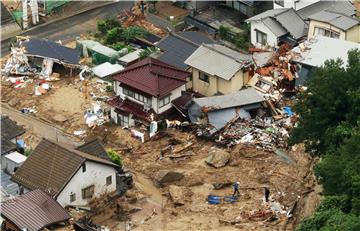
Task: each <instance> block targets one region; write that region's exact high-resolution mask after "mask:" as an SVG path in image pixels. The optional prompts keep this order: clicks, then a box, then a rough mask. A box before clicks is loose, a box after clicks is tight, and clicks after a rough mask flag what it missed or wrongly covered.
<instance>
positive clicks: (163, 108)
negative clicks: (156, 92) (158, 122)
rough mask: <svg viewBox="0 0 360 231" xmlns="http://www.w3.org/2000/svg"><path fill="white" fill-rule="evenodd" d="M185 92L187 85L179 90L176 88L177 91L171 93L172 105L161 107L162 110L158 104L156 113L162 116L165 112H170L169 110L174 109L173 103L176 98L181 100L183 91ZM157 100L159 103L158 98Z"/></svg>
mask: <svg viewBox="0 0 360 231" xmlns="http://www.w3.org/2000/svg"><path fill="white" fill-rule="evenodd" d="M185 90H186V87H185V84H184V85H182V86H181V87H178V88H176V89H175V90H173V91H172V92H171V94H170V103H169V104H167V105H165V106H163V107H161V108H159V107H158V103H156V106H157V108H156V109H155V108H154V110H155V112H156V113H157V114H161V113H163V112H164V111H166V110H169V109H170V108H171V107H172V104H171V101H172V100H174V99H176V98H179V97H180V96H181V91H185ZM153 98H154V97H153ZM155 99H156V101H157V98H155Z"/></svg>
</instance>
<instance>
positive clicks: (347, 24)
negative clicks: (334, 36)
mask: <svg viewBox="0 0 360 231" xmlns="http://www.w3.org/2000/svg"><path fill="white" fill-rule="evenodd" d="M309 19H312V20H316V21H320V22H325V23H329V24H330V25H333V26H336V27H338V28H340V29H342V30H348V29H350V28H351V27H353V26H355V25H358V24H359V23H360V22H359V20H358V19H356V18H353V17H349V16H345V15H342V14H339V13H335V12H329V11H326V10H324V11H320V12H318V13H316V14H313V15H311V16H310V17H309Z"/></svg>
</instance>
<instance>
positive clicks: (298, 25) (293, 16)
mask: <svg viewBox="0 0 360 231" xmlns="http://www.w3.org/2000/svg"><path fill="white" fill-rule="evenodd" d="M274 18H275V20H276V21H278V22H279V23H280V24H281V25H282V26H283V27H284V28H285V29H286V30H287V31H289V33H290V34H291V35H292V36H293V37H294V38H295V39H299V38H301V37H303V36H304V35H305V34H306V31H305V22H304V21H303V20H302V18H301V17H300V16H299V15H298V14H297V13H296V12H295V10H294V9H292V8H291V9H289V10H287V11H285V12H283V13H281V14H278V15H276V16H275V17H274Z"/></svg>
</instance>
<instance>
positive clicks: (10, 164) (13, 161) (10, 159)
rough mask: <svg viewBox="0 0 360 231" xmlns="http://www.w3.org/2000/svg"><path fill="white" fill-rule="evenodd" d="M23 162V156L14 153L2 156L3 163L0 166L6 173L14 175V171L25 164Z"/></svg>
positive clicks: (24, 157)
mask: <svg viewBox="0 0 360 231" xmlns="http://www.w3.org/2000/svg"><path fill="white" fill-rule="evenodd" d="M25 160H26V156H25V155H23V154H20V153H18V152H16V151H14V152H11V153H9V154H7V155H5V156H4V162H3V163H1V165H2V166H3V167H4V169H5V171H6V172H7V173H9V174H14V173H15V171H16V169H18V168H19V167H20V166H21V165H22V164H23V163H24V162H25Z"/></svg>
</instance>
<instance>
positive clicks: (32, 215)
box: [1, 189, 70, 231]
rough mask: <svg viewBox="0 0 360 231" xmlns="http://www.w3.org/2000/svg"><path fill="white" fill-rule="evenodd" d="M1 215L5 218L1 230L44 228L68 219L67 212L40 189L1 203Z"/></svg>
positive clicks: (32, 230) (34, 230)
mask: <svg viewBox="0 0 360 231" xmlns="http://www.w3.org/2000/svg"><path fill="white" fill-rule="evenodd" d="M1 216H2V217H3V218H4V219H5V220H4V222H3V223H2V227H1V228H2V230H28V231H38V230H44V229H45V230H46V228H50V229H51V227H50V226H52V225H58V224H60V223H62V224H65V222H67V221H68V220H69V219H70V215H69V213H68V212H67V211H66V210H65V209H64V208H63V207H62V206H61V205H60V204H59V203H58V202H56V201H55V200H54V199H53V198H51V196H49V195H48V194H47V193H45V192H43V191H41V190H40V189H35V190H33V191H31V192H28V193H25V194H24V195H21V196H19V197H16V198H13V199H9V200H7V201H6V202H4V203H2V204H1Z"/></svg>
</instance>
